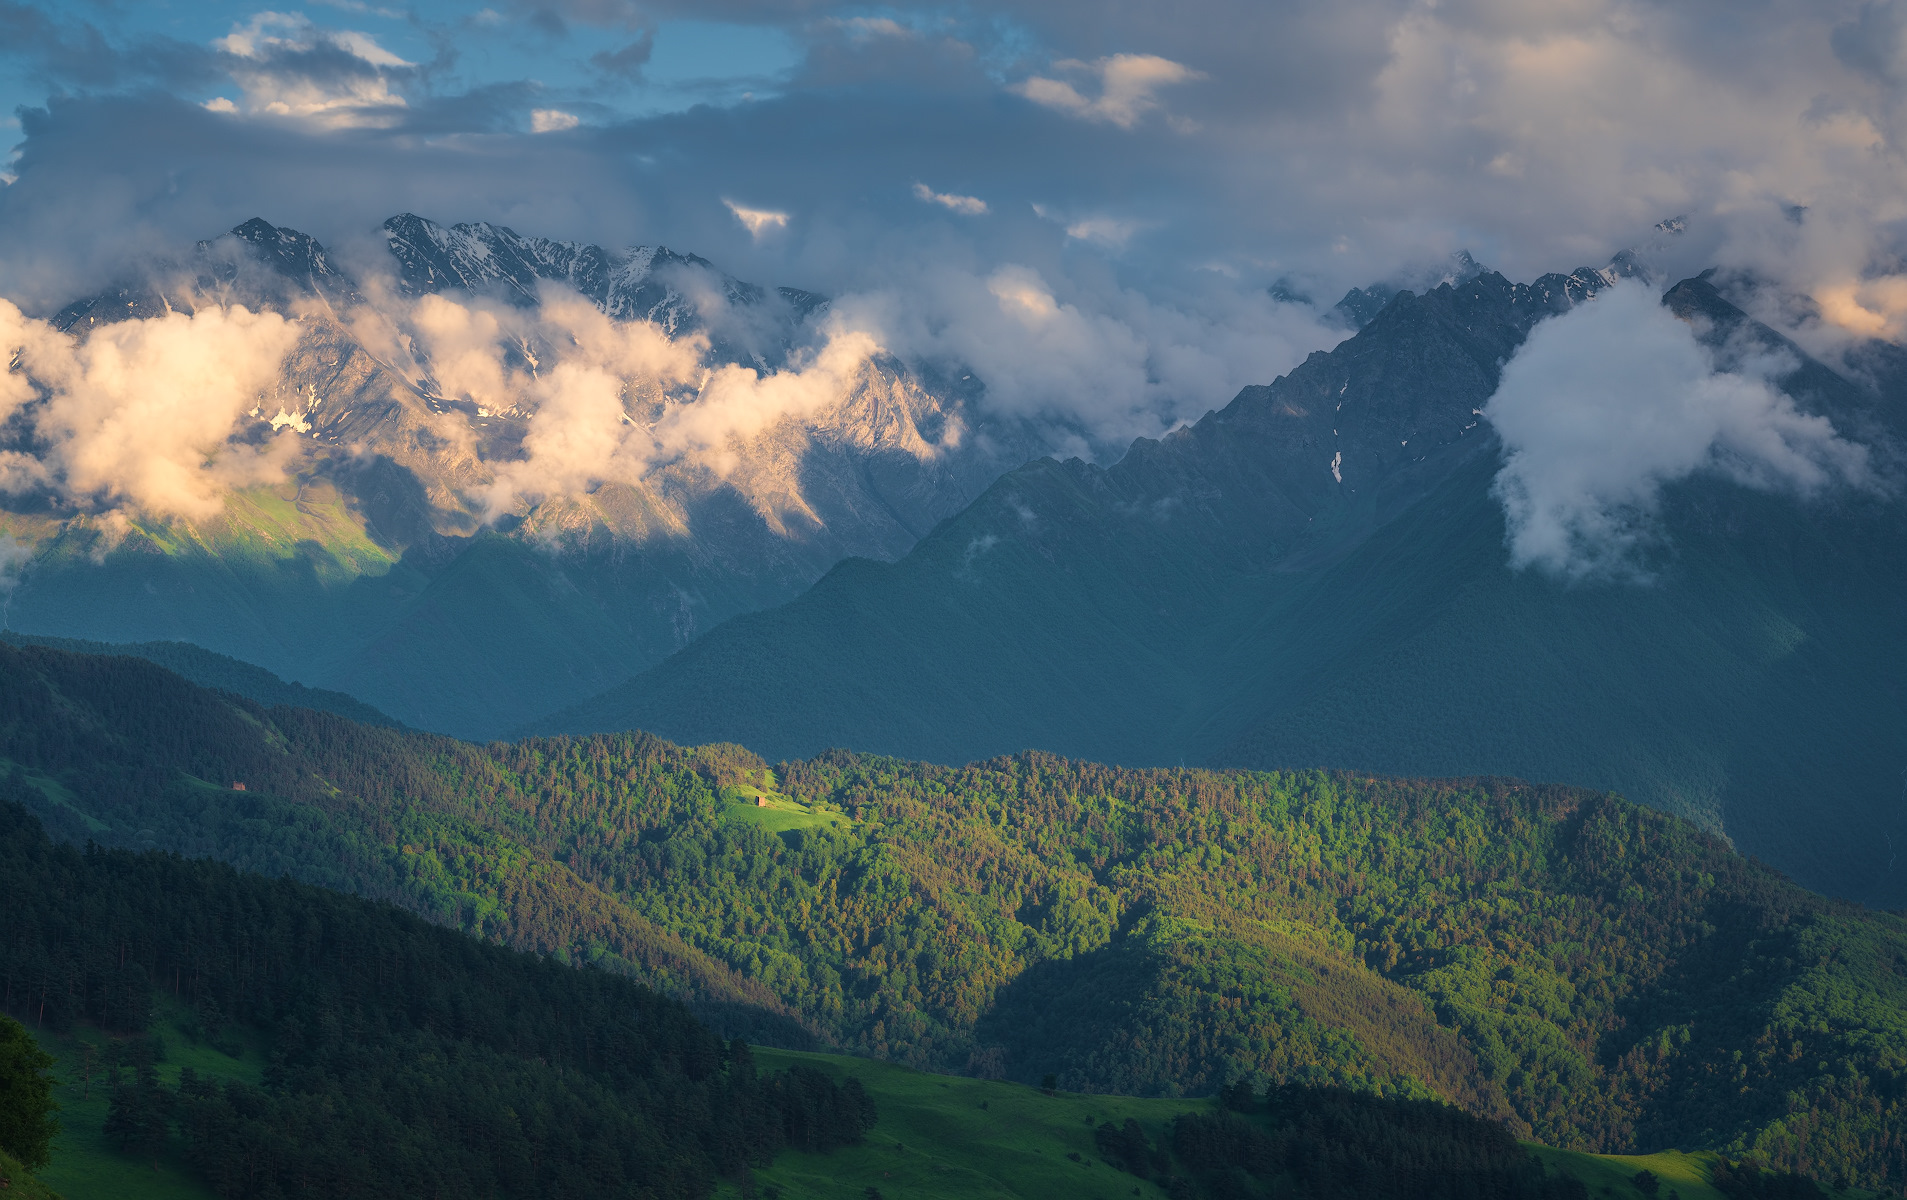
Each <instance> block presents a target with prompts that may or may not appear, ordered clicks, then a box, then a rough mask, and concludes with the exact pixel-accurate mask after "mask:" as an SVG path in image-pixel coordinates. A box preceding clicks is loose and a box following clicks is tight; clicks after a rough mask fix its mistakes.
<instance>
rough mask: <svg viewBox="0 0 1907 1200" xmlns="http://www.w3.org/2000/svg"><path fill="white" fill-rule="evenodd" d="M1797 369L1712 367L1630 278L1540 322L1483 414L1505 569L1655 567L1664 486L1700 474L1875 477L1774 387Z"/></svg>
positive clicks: (1687, 333)
mask: <svg viewBox="0 0 1907 1200" xmlns="http://www.w3.org/2000/svg"><path fill="white" fill-rule="evenodd" d="M1794 365H1795V364H1794V363H1793V361H1792V360H1791V359H1790V358H1788V357H1787V356H1786V355H1777V356H1773V357H1770V356H1768V355H1767V354H1766V353H1762V354H1759V355H1757V354H1754V353H1749V354H1746V355H1743V356H1737V357H1736V359H1735V361H1732V362H1730V363H1729V364H1728V365H1727V369H1718V364H1717V362H1716V360H1715V356H1714V355H1713V354H1712V353H1711V351H1710V350H1709V349H1707V348H1706V347H1705V346H1703V345H1702V343H1701V342H1699V341H1698V340H1697V338H1696V334H1695V331H1694V329H1692V328H1691V327H1690V326H1689V325H1688V324H1687V323H1686V322H1684V321H1682V320H1680V319H1678V318H1677V317H1676V316H1675V315H1674V314H1673V313H1671V312H1670V311H1669V310H1668V309H1667V308H1666V307H1664V306H1663V305H1662V304H1661V303H1660V301H1659V300H1658V298H1657V297H1656V295H1655V293H1654V292H1653V291H1652V290H1651V289H1649V288H1648V287H1646V286H1644V285H1642V284H1640V283H1634V282H1625V283H1621V284H1618V285H1616V286H1615V287H1612V288H1610V289H1608V290H1607V291H1604V292H1603V293H1601V294H1600V295H1598V296H1597V297H1596V298H1595V299H1594V300H1592V301H1590V302H1588V303H1585V304H1582V305H1579V306H1578V307H1576V308H1575V309H1573V310H1571V311H1570V312H1568V313H1565V314H1564V315H1562V316H1560V317H1555V318H1552V319H1550V320H1548V321H1544V322H1543V323H1541V324H1539V325H1538V326H1537V327H1536V328H1535V329H1534V330H1532V331H1531V333H1530V336H1529V339H1528V340H1527V341H1526V342H1525V343H1524V344H1523V346H1522V348H1521V349H1520V350H1518V351H1517V353H1516V355H1515V357H1513V358H1512V359H1511V360H1510V361H1509V363H1508V364H1506V365H1505V367H1504V368H1503V379H1502V383H1501V384H1500V386H1499V387H1498V388H1497V391H1496V394H1495V395H1494V396H1492V397H1491V398H1490V402H1489V403H1488V404H1487V405H1486V406H1485V407H1484V410H1483V411H1484V416H1486V417H1487V418H1489V420H1490V423H1491V424H1492V425H1494V426H1495V427H1496V430H1497V433H1498V434H1499V435H1500V436H1501V437H1502V439H1503V448H1504V463H1503V468H1502V471H1501V472H1500V473H1499V474H1498V475H1497V478H1496V483H1495V485H1494V488H1493V491H1494V494H1495V495H1496V497H1497V499H1498V500H1500V501H1501V502H1502V505H1503V511H1504V515H1505V517H1506V518H1507V520H1508V525H1509V530H1508V541H1509V551H1510V564H1511V566H1512V567H1514V568H1516V569H1519V570H1521V569H1524V568H1529V567H1534V568H1537V569H1539V570H1542V571H1545V572H1548V573H1551V574H1554V575H1558V576H1561V577H1564V578H1566V579H1586V578H1596V577H1613V578H1646V577H1647V574H1648V572H1647V568H1646V566H1645V564H1644V562H1643V552H1644V551H1645V550H1646V549H1647V548H1648V547H1650V546H1651V545H1653V544H1655V543H1657V542H1658V541H1659V539H1660V537H1661V533H1660V530H1659V529H1658V527H1657V515H1658V512H1659V509H1660V505H1661V498H1662V490H1663V489H1664V488H1665V487H1666V486H1668V485H1670V484H1672V483H1675V482H1676V481H1678V480H1682V479H1686V478H1688V477H1690V476H1692V475H1695V474H1698V473H1711V474H1715V475H1719V476H1721V477H1724V478H1727V479H1731V480H1733V481H1735V482H1737V483H1739V484H1742V485H1743V486H1746V487H1752V488H1757V489H1760V490H1764V491H1780V492H1788V493H1792V494H1796V495H1800V496H1810V495H1814V494H1816V493H1819V492H1821V491H1822V490H1823V489H1826V488H1828V487H1831V486H1834V485H1837V484H1846V485H1855V486H1863V485H1868V484H1870V483H1871V482H1872V471H1871V467H1870V464H1869V455H1868V451H1867V449H1866V448H1865V447H1863V446H1861V445H1858V444H1856V443H1853V442H1850V441H1848V440H1847V439H1845V438H1843V437H1842V436H1841V435H1840V434H1839V433H1838V432H1836V430H1835V428H1834V426H1833V424H1832V423H1831V422H1830V421H1829V420H1828V419H1827V418H1826V417H1822V416H1816V415H1810V414H1807V413H1803V412H1801V411H1800V410H1799V409H1797V408H1796V407H1795V403H1794V401H1793V400H1792V399H1791V398H1789V397H1788V396H1787V395H1785V394H1783V393H1782V392H1781V391H1780V390H1779V389H1778V388H1777V387H1776V386H1775V384H1774V383H1773V382H1772V380H1773V379H1774V378H1775V377H1777V376H1779V375H1780V374H1782V373H1783V372H1785V371H1787V370H1791V369H1792V368H1793V366H1794Z"/></svg>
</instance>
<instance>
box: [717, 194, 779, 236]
mask: <svg viewBox="0 0 1907 1200" xmlns="http://www.w3.org/2000/svg"><path fill="white" fill-rule="evenodd" d="M722 203H723V204H725V205H727V206H728V211H730V212H732V213H734V214H735V219H736V220H737V221H740V222H741V223H742V227H743V228H744V229H746V230H748V234H749V236H750V237H752V238H754V239H755V240H756V241H760V240H761V239H762V238H763V237H765V236H767V235H768V234H770V233H772V232H774V231H776V230H779V229H786V228H788V214H787V213H785V212H776V211H775V210H774V209H772V208H748V207H745V206H744V205H740V204H737V203H735V202H734V201H733V200H730V199H727V198H726V197H724V198H723V200H722Z"/></svg>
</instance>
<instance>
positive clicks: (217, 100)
mask: <svg viewBox="0 0 1907 1200" xmlns="http://www.w3.org/2000/svg"><path fill="white" fill-rule="evenodd" d="M201 107H202V108H204V109H205V110H206V111H207V112H215V113H235V112H237V111H238V105H236V104H234V103H232V102H231V100H229V99H227V98H226V97H224V96H214V97H212V98H211V99H210V100H207V101H206V102H205V103H204V104H203V105H201Z"/></svg>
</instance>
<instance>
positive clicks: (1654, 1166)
mask: <svg viewBox="0 0 1907 1200" xmlns="http://www.w3.org/2000/svg"><path fill="white" fill-rule="evenodd" d="M1530 1151H1531V1152H1532V1153H1534V1154H1535V1155H1536V1157H1538V1158H1540V1159H1542V1160H1543V1164H1544V1165H1545V1166H1547V1167H1549V1168H1550V1169H1551V1170H1564V1171H1568V1172H1569V1173H1570V1174H1572V1175H1574V1176H1575V1177H1576V1178H1578V1179H1580V1180H1582V1181H1583V1184H1584V1186H1586V1187H1587V1188H1588V1189H1589V1195H1590V1197H1591V1200H1650V1197H1647V1196H1644V1195H1643V1194H1642V1193H1641V1192H1640V1191H1638V1190H1637V1189H1636V1186H1635V1184H1634V1183H1632V1182H1631V1180H1633V1179H1634V1178H1635V1177H1636V1174H1637V1173H1638V1172H1641V1171H1653V1172H1654V1173H1655V1176H1656V1178H1657V1179H1658V1180H1660V1181H1661V1183H1660V1186H1659V1188H1658V1190H1657V1191H1656V1194H1655V1197H1654V1200H1670V1197H1671V1194H1674V1195H1675V1196H1678V1197H1680V1200H1725V1197H1723V1195H1722V1194H1721V1193H1720V1192H1719V1191H1716V1190H1715V1188H1714V1187H1713V1186H1712V1185H1710V1183H1709V1182H1708V1169H1709V1164H1710V1163H1712V1162H1714V1161H1715V1155H1713V1154H1684V1153H1682V1152H1681V1151H1679V1150H1664V1151H1663V1152H1661V1153H1660V1154H1572V1153H1570V1152H1569V1151H1567V1150H1552V1149H1551V1148H1549V1147H1548V1146H1539V1145H1536V1144H1534V1143H1532V1144H1531V1145H1530ZM1847 1194H1848V1195H1855V1194H1857V1193H1854V1192H1849V1193H1847ZM1858 1194H1860V1195H1866V1193H1864V1192H1863V1193H1858Z"/></svg>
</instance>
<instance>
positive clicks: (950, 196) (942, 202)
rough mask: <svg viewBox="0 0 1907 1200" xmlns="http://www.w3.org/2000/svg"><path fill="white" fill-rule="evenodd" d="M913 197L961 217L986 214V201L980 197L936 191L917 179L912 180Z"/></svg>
mask: <svg viewBox="0 0 1907 1200" xmlns="http://www.w3.org/2000/svg"><path fill="white" fill-rule="evenodd" d="M914 199H916V200H919V201H921V202H922V203H925V204H938V205H939V206H940V207H942V208H944V209H946V210H947V211H948V212H956V213H959V214H960V215H961V216H963V217H984V216H986V215H987V202H986V201H985V200H982V199H981V198H980V197H978V196H962V195H959V194H957V193H954V192H936V191H935V190H934V189H932V188H930V187H928V186H927V185H926V184H924V183H921V182H920V181H919V180H916V181H915V182H914Z"/></svg>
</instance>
